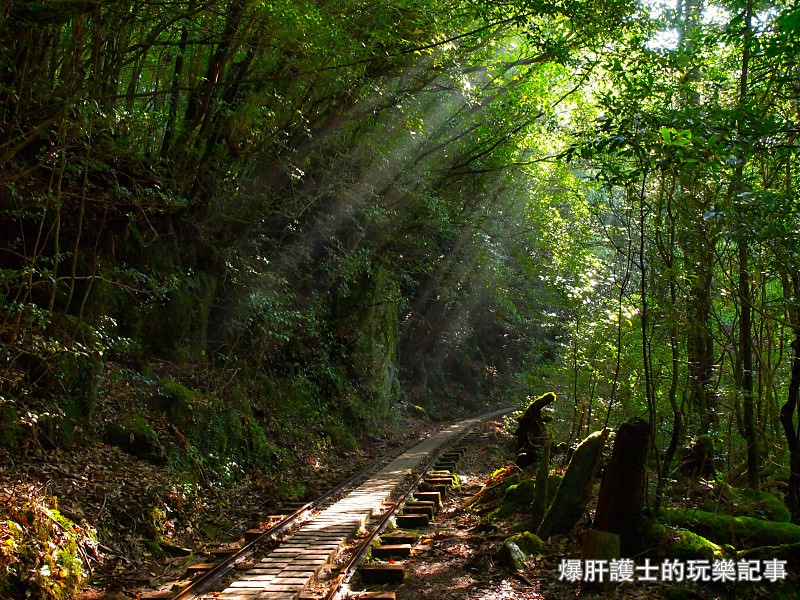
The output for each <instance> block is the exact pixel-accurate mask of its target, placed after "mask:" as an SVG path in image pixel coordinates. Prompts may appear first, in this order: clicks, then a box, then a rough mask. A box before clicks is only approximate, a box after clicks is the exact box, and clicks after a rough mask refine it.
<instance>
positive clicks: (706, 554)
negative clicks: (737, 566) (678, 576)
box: [648, 523, 732, 561]
mask: <svg viewBox="0 0 800 600" xmlns="http://www.w3.org/2000/svg"><path fill="white" fill-rule="evenodd" d="M648 537H649V538H650V540H649V541H650V545H651V546H653V547H654V548H655V549H656V553H657V555H658V557H659V558H669V559H677V560H683V561H685V560H714V559H715V558H723V557H730V556H731V554H732V551H731V549H730V548H729V547H723V546H721V545H720V544H715V543H714V542H712V541H710V540H707V539H706V538H704V537H703V536H701V535H698V534H696V533H693V532H691V531H689V530H688V529H681V528H673V527H667V526H665V525H661V524H658V523H653V524H652V525H651V526H650V530H649V531H648Z"/></svg>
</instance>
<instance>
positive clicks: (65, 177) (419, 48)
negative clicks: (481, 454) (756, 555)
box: [0, 0, 800, 522]
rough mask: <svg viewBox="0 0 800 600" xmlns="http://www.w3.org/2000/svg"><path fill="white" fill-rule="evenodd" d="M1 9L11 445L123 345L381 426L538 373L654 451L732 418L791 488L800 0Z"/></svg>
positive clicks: (593, 421)
mask: <svg viewBox="0 0 800 600" xmlns="http://www.w3.org/2000/svg"><path fill="white" fill-rule="evenodd" d="M0 15H2V19H0V36H1V37H2V39H3V44H2V45H0V110H2V114H0V132H1V133H2V135H0V183H2V186H1V187H0V190H1V191H0V232H2V239H3V240H4V241H3V244H2V247H1V248H0V339H1V340H2V355H1V356H0V378H1V379H0V399H1V400H2V412H0V441H2V443H3V444H4V445H10V446H14V445H15V444H18V443H20V439H21V437H22V436H23V435H26V434H25V432H30V431H38V432H39V434H40V436H41V437H42V439H44V440H46V442H47V443H51V444H55V445H58V444H65V443H72V442H73V441H75V440H74V435H75V433H74V432H75V424H76V423H90V424H91V423H95V424H96V423H97V422H98V421H99V420H100V419H101V417H102V415H100V414H99V413H100V412H102V411H98V408H97V402H98V395H100V396H102V394H103V393H104V392H103V381H104V380H105V378H107V375H108V373H109V372H110V370H113V369H116V368H121V369H126V370H128V371H129V372H132V373H138V374H140V375H141V374H144V376H145V377H151V375H152V374H153V373H158V372H160V371H158V368H161V367H158V368H156V370H155V371H153V369H154V368H155V366H158V365H162V366H163V365H173V366H175V365H177V366H179V367H180V368H182V369H184V370H187V371H191V372H196V371H198V370H201V371H203V373H204V374H205V376H204V378H200V379H198V380H197V381H196V382H195V383H197V385H198V386H200V385H201V384H200V383H198V382H199V381H201V379H202V386H201V387H204V389H205V391H206V392H207V393H208V394H210V395H212V396H214V397H220V398H222V400H223V401H224V402H225V403H227V405H234V404H235V401H234V399H233V396H234V395H232V389H233V388H236V389H239V388H241V389H246V390H247V392H248V393H249V394H252V395H254V396H263V397H264V398H265V400H264V401H263V402H264V403H265V404H264V407H262V410H263V411H264V414H270V411H272V410H278V411H280V410H287V407H289V408H291V409H292V410H296V412H297V415H301V417H302V418H303V419H308V420H313V419H322V420H344V421H347V422H354V423H359V424H361V425H367V426H370V425H375V424H379V423H381V422H386V421H387V420H389V419H391V418H392V415H394V414H396V413H397V411H400V410H405V409H406V408H407V407H408V406H410V405H420V406H422V407H424V408H425V409H426V410H428V411H429V412H430V413H432V414H434V415H438V416H447V415H449V414H453V413H454V412H456V411H458V410H471V409H473V408H475V407H477V406H479V405H481V404H482V403H484V402H494V403H496V404H499V403H523V402H524V401H525V400H524V399H525V397H526V396H536V395H539V394H540V393H541V392H543V391H545V390H548V389H556V390H557V391H558V393H559V398H560V399H562V400H563V401H562V402H559V403H558V405H559V408H558V411H560V412H559V414H558V415H557V417H558V420H559V422H561V423H563V424H565V431H564V435H565V436H568V437H570V438H575V437H577V436H583V435H585V434H588V433H589V432H591V431H593V430H595V429H597V428H602V427H603V426H604V425H607V424H616V423H620V422H622V421H624V420H627V419H628V418H630V417H633V416H643V417H644V418H645V420H646V421H647V422H648V424H649V427H650V434H651V442H652V443H651V447H652V448H653V450H652V452H653V453H654V456H656V457H657V464H658V468H659V474H660V475H661V480H662V481H663V480H664V479H665V478H666V477H667V476H668V474H669V472H670V470H671V469H674V468H676V467H677V458H678V457H679V450H680V448H681V447H683V446H684V445H685V444H686V443H687V442H688V441H689V440H690V439H691V438H692V437H693V436H694V437H696V436H702V435H706V434H712V435H717V434H722V433H725V434H726V436H725V437H726V439H729V440H730V441H729V442H727V447H726V448H718V451H719V452H720V454H721V455H724V459H725V461H726V463H725V464H726V468H727V469H728V471H729V472H730V473H736V472H739V474H740V475H741V476H742V477H744V476H746V478H747V480H748V481H749V482H750V484H751V485H753V486H757V485H758V482H759V479H760V477H761V476H762V470H763V469H764V468H766V464H765V460H764V459H765V458H767V457H768V458H770V459H771V462H770V464H772V463H774V464H775V465H777V467H776V469H775V471H776V473H777V472H780V470H781V469H783V470H784V472H786V474H787V477H788V478H789V489H790V494H789V504H790V507H791V509H792V513H793V519H794V520H795V521H796V522H797V521H798V520H800V442H798V402H799V400H798V393H799V392H800V237H799V236H798V233H797V232H798V231H799V230H800V204H798V195H797V188H798V177H799V176H800V174H799V173H798V143H797V136H798V133H799V132H800V127H798V120H799V119H800V112H799V111H798V106H800V104H798V102H799V101H800V87H798V81H800V78H798V64H800V61H798V54H800V41H799V40H800V35H798V34H799V33H800V9H798V7H797V5H796V3H795V2H791V1H790V2H784V1H783V0H780V1H775V2H756V1H755V0H731V1H726V2H703V1H702V0H677V2H676V3H675V4H661V3H657V2H636V1H633V0H563V1H562V0H559V1H556V2H541V1H536V2H532V1H527V0H517V1H515V2H497V1H490V0H460V1H455V0H393V1H389V2H379V3H375V2H364V1H361V0H357V1H354V2H348V3H346V6H345V5H344V4H342V3H336V2H324V1H322V0H310V1H308V2H289V1H275V2H261V1H255V0H204V1H202V2H188V1H181V0H158V1H156V2H138V1H132V2H121V1H116V2H56V1H53V0H40V1H19V0H12V1H10V2H6V3H5V4H4V5H3V7H2V8H0ZM148 374H150V375H148ZM292 407H294V408H292ZM90 430H91V427H89V428H88V429H87V431H90ZM729 433H730V434H732V435H730V436H728V435H727V434H729ZM744 455H746V456H747V460H746V461H744V462H741V461H740V457H742V456H744ZM776 473H771V475H776Z"/></svg>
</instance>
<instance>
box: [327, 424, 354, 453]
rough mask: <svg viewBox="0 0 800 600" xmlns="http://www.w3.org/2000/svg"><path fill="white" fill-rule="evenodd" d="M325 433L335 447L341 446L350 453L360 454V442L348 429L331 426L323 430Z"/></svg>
mask: <svg viewBox="0 0 800 600" xmlns="http://www.w3.org/2000/svg"><path fill="white" fill-rule="evenodd" d="M323 433H324V434H325V436H326V437H327V438H328V439H329V440H330V442H331V443H332V444H333V445H334V446H339V447H340V448H344V449H345V450H348V451H350V452H358V441H357V440H356V438H355V436H354V435H353V434H352V433H351V432H350V430H349V429H347V428H346V427H343V426H342V425H329V426H328V427H326V428H325V429H324V430H323Z"/></svg>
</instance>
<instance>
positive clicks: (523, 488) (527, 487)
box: [503, 479, 535, 506]
mask: <svg viewBox="0 0 800 600" xmlns="http://www.w3.org/2000/svg"><path fill="white" fill-rule="evenodd" d="M534 488H535V482H534V481H533V479H523V480H522V481H520V482H519V483H515V484H513V485H510V486H508V487H507V488H506V491H505V494H504V495H503V500H504V501H508V502H513V503H514V504H517V505H519V506H528V505H529V504H530V503H531V502H533V492H534Z"/></svg>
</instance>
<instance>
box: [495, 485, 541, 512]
mask: <svg viewBox="0 0 800 600" xmlns="http://www.w3.org/2000/svg"><path fill="white" fill-rule="evenodd" d="M535 487H536V486H535V483H534V481H533V480H532V479H522V480H519V481H517V482H512V483H509V484H508V485H507V486H506V487H505V491H504V492H503V501H502V503H501V504H500V507H499V508H497V509H496V510H494V511H493V512H492V513H491V514H490V515H489V516H490V518H493V519H505V518H507V517H510V516H511V515H513V514H517V513H524V512H526V511H527V510H528V507H529V506H530V504H531V502H532V501H533V494H534V489H535Z"/></svg>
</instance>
